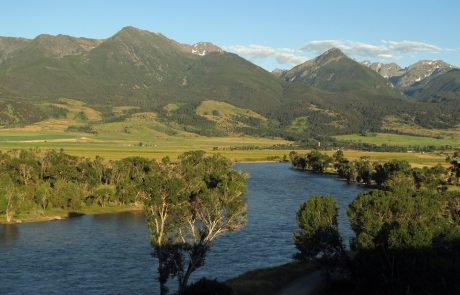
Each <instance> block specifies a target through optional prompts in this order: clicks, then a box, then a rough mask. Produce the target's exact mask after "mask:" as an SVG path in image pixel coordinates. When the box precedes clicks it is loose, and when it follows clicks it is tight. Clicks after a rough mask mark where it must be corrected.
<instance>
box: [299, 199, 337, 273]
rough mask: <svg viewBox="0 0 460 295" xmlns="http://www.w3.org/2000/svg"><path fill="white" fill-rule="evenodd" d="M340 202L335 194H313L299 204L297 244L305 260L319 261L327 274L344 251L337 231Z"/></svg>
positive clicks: (300, 256) (301, 258) (301, 257)
mask: <svg viewBox="0 0 460 295" xmlns="http://www.w3.org/2000/svg"><path fill="white" fill-rule="evenodd" d="M337 210H338V209H337V205H336V203H335V200H334V198H333V197H332V196H312V197H310V199H308V201H307V202H305V203H303V204H301V205H300V208H299V211H297V216H296V220H297V225H298V226H299V228H300V230H299V231H298V232H296V233H294V243H295V246H296V248H297V250H298V251H299V252H298V253H297V254H296V255H295V257H296V258H297V259H299V260H302V261H318V262H319V263H320V265H321V266H322V267H323V270H325V272H326V274H327V276H329V273H330V272H331V271H332V270H333V268H334V266H336V265H337V262H338V260H339V259H340V258H341V257H342V256H343V254H344V248H343V243H342V239H341V237H340V235H339V232H338V224H337Z"/></svg>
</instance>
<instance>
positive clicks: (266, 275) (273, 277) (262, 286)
mask: <svg viewBox="0 0 460 295" xmlns="http://www.w3.org/2000/svg"><path fill="white" fill-rule="evenodd" d="M314 271H316V267H315V266H314V265H313V264H311V263H301V262H296V261H294V262H291V263H287V264H283V265H279V266H275V267H269V268H261V269H256V270H252V271H249V272H246V273H244V274H242V275H240V276H238V277H236V278H233V279H230V280H227V281H226V282H225V284H226V285H228V286H229V287H230V288H232V289H233V291H234V292H235V295H275V294H277V293H278V292H279V291H280V290H282V289H283V288H285V287H286V286H288V285H289V284H290V283H291V282H293V281H295V280H296V279H299V278H301V277H303V276H305V275H307V274H309V273H313V272H314Z"/></svg>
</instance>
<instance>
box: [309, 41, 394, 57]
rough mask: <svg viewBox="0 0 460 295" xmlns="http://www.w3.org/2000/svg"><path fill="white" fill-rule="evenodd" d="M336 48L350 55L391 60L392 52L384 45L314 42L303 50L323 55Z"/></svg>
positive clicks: (353, 42)
mask: <svg viewBox="0 0 460 295" xmlns="http://www.w3.org/2000/svg"><path fill="white" fill-rule="evenodd" d="M332 47H336V48H339V49H340V50H342V51H343V52H345V53H346V54H349V55H359V56H367V57H379V58H391V57H393V55H392V54H391V51H390V50H389V49H388V48H386V47H385V46H383V45H379V46H377V45H372V44H368V43H363V42H356V41H339V40H314V41H311V42H309V43H308V44H307V45H305V46H304V47H303V48H302V50H305V51H311V52H314V53H316V54H321V53H323V52H324V51H326V50H327V49H329V48H332Z"/></svg>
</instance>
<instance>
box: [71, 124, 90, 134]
mask: <svg viewBox="0 0 460 295" xmlns="http://www.w3.org/2000/svg"><path fill="white" fill-rule="evenodd" d="M66 131H69V132H84V133H89V134H97V131H96V130H94V128H93V127H92V126H91V125H71V126H69V127H67V129H66Z"/></svg>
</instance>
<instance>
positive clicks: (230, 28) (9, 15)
mask: <svg viewBox="0 0 460 295" xmlns="http://www.w3.org/2000/svg"><path fill="white" fill-rule="evenodd" d="M1 8H2V13H1V17H0V35H1V36H20V37H26V38H34V37H35V36H37V35H39V34H41V33H48V34H67V35H72V36H85V37H92V38H106V37H109V36H111V35H113V34H114V33H115V32H116V31H118V30H119V29H121V28H122V27H124V26H128V25H131V26H135V27H138V28H142V29H146V30H149V31H153V32H161V33H163V34H164V35H166V36H168V37H169V38H172V39H175V40H177V41H179V42H183V43H195V42H198V41H210V42H213V43H215V44H217V45H219V46H221V47H224V48H225V49H226V50H228V51H233V52H236V53H238V54H240V55H242V56H243V57H245V58H247V59H249V60H251V61H253V62H254V63H256V64H258V65H260V66H262V67H264V68H266V69H268V70H271V69H273V68H275V67H280V68H290V67H292V66H293V65H295V64H297V63H300V62H303V61H304V60H307V59H310V58H313V57H315V56H316V55H317V54H319V53H321V52H322V51H324V50H325V49H327V48H329V47H331V46H335V47H339V48H341V49H342V50H343V51H344V52H345V53H347V54H348V55H350V56H351V57H353V58H355V59H357V60H360V61H361V60H365V59H368V60H372V61H384V62H396V63H398V64H400V65H402V66H407V65H409V64H411V63H413V62H415V61H417V60H420V59H443V60H445V61H446V62H448V63H451V64H453V65H456V66H460V34H459V29H460V21H459V14H458V13H459V11H460V1H458V0H443V1H441V0H437V1H431V0H423V1H422V0H418V1H414V0H399V1H390V0H386V1H378V0H375V1H369V0H367V1H363V0H359V1H358V0H356V1H352V0H349V1H345V0H343V1H338V0H337V1H332V0H329V1H306V0H304V1H270V0H265V1H258V0H252V1H251V0H246V1H239V0H238V1H216V0H214V1H207V0H201V1H154V0H151V1H147V0H145V1H144V0H138V1H134V0H131V1H117V0H110V1H109V0H92V1H90V0H88V1H86V0H80V1H75V0H60V1H57V0H41V1H33V0H29V1H21V0H15V1H3V3H2V5H1Z"/></svg>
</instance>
